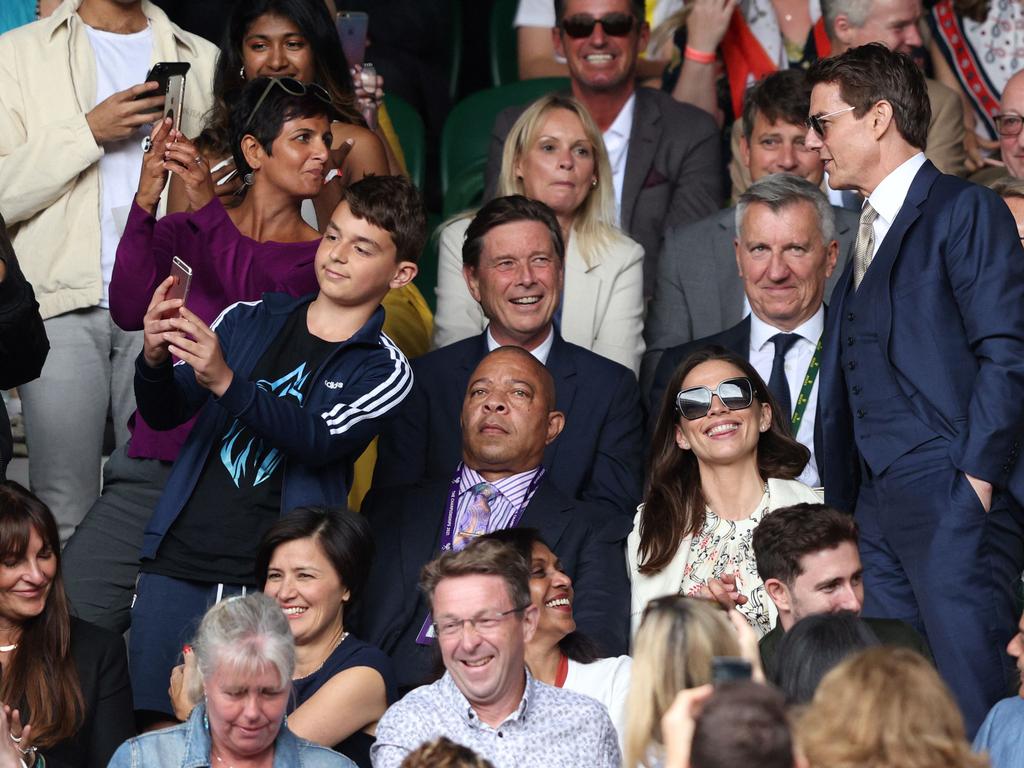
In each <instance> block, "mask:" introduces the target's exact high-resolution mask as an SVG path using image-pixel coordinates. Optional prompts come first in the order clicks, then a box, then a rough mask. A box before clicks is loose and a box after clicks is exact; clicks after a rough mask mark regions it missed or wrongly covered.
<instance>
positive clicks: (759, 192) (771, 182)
mask: <svg viewBox="0 0 1024 768" xmlns="http://www.w3.org/2000/svg"><path fill="white" fill-rule="evenodd" d="M753 203H761V204H762V205H767V206H768V207H769V208H770V209H771V210H772V211H773V212H775V213H778V212H779V211H781V210H782V209H783V208H788V207H789V206H791V205H797V204H798V203H810V204H811V205H813V206H814V210H815V213H817V214H818V215H817V219H818V231H819V232H821V239H822V242H823V243H824V244H825V245H826V246H827V245H828V244H829V243H830V242H832V241H833V240H835V239H836V212H835V209H834V208H833V207H832V204H831V203H830V202H829V201H828V198H827V197H825V193H824V192H822V191H821V189H819V188H818V187H817V186H815V185H814V184H812V183H811V182H809V181H807V179H805V178H802V177H800V176H794V175H793V174H792V173H773V174H772V175H771V176H765V177H764V178H762V179H759V180H758V181H755V182H754V183H753V184H751V185H750V186H749V187H748V188H747V191H746V192H744V193H743V194H742V195H740V199H739V201H738V202H737V203H736V236H737V237H739V236H740V232H742V231H743V218H744V217H745V216H746V214H747V208H749V207H750V206H751V205H752V204H753Z"/></svg>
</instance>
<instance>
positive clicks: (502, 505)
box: [455, 464, 542, 533]
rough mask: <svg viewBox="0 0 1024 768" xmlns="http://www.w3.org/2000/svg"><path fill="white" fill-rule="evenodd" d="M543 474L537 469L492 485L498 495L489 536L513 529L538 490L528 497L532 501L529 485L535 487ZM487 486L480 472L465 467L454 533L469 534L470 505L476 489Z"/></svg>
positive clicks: (492, 502) (489, 524)
mask: <svg viewBox="0 0 1024 768" xmlns="http://www.w3.org/2000/svg"><path fill="white" fill-rule="evenodd" d="M541 471H542V468H541V467H537V468H536V469H531V470H528V471H527V472H520V473H518V474H515V475H509V476H508V477H505V478H502V479H501V480H495V481H494V482H493V483H491V485H492V486H494V488H495V494H494V496H492V497H491V499H490V502H489V505H490V508H491V516H490V518H489V519H488V521H487V533H490V532H491V531H500V530H503V529H505V528H510V527H512V525H513V523H514V522H515V520H514V518H515V517H516V513H517V512H519V511H520V510H522V509H525V508H526V505H527V504H529V503H530V499H532V498H533V492H536V490H537V488H536V486H534V487H533V492H531V493H530V494H529V498H527V491H530V484H531V483H533V480H534V478H535V477H536V476H537V473H539V472H541ZM486 482H488V481H487V480H485V479H484V478H483V477H482V476H481V475H480V473H479V472H477V471H476V470H473V469H470V468H469V467H467V466H466V465H465V464H463V465H462V473H461V475H460V477H459V506H458V513H457V514H456V517H455V531H464V530H467V527H468V525H469V505H470V502H471V501H472V500H473V488H474V486H476V485H478V484H480V483H486Z"/></svg>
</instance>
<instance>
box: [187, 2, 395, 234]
mask: <svg viewBox="0 0 1024 768" xmlns="http://www.w3.org/2000/svg"><path fill="white" fill-rule="evenodd" d="M259 77H290V78H293V79H295V80H298V81H300V82H302V83H317V84H319V85H320V86H322V87H323V89H324V90H325V91H326V93H327V96H328V98H329V100H330V102H331V104H332V106H333V107H334V114H333V115H332V118H331V119H332V120H333V121H335V122H333V123H332V125H331V133H332V135H333V137H334V142H333V144H332V151H331V155H330V157H329V159H328V165H327V168H326V170H325V172H327V171H333V170H337V172H338V174H337V176H335V177H334V178H333V179H332V180H331V181H330V182H327V183H324V184H322V185H321V187H320V188H319V189H318V190H317V191H316V193H315V194H314V195H311V196H310V199H311V200H312V201H313V206H314V208H315V213H316V222H317V228H318V229H320V230H321V231H322V230H323V229H324V227H325V226H326V225H327V222H328V220H329V219H330V215H331V213H332V212H333V211H334V208H335V206H336V205H337V204H338V201H339V200H340V196H341V191H340V188H341V186H343V185H347V184H348V183H349V182H352V181H357V180H359V179H361V178H363V176H365V175H366V174H368V173H372V174H376V175H387V174H388V173H389V172H390V171H389V164H388V158H387V152H386V148H385V146H386V145H385V143H384V142H383V141H382V140H381V139H380V138H378V137H377V136H376V135H375V134H374V133H373V132H372V131H371V130H369V129H368V128H367V127H366V124H365V122H364V121H363V118H362V116H361V115H360V114H359V110H358V108H357V106H356V101H355V97H354V96H353V92H352V84H351V81H350V79H349V74H348V66H347V65H346V63H345V56H344V54H343V52H342V49H341V44H340V42H339V41H338V34H337V32H336V31H335V27H334V22H333V20H332V19H331V17H330V14H329V13H328V12H327V7H326V6H325V5H324V3H323V2H321V0H242V1H241V2H236V3H235V6H234V8H233V9H232V12H231V17H230V18H229V19H228V25H227V29H226V30H225V33H224V39H223V40H222V41H221V54H220V57H219V58H218V59H217V68H216V70H215V73H214V81H213V96H214V107H213V109H212V110H211V112H210V113H209V114H208V115H207V126H206V129H205V130H204V131H203V132H202V134H200V136H199V138H198V139H197V140H196V147H197V148H198V150H199V154H200V155H201V156H202V157H203V158H204V160H205V161H206V162H207V163H208V164H209V166H210V167H211V168H212V169H215V171H214V174H215V177H214V178H215V180H216V181H217V182H223V183H220V184H219V186H217V187H215V189H216V190H217V192H218V194H221V195H223V196H225V199H226V200H227V205H229V206H230V205H231V204H233V199H232V196H231V195H232V193H234V192H237V191H242V190H244V176H245V171H244V169H243V168H241V167H240V166H238V165H237V161H238V156H237V152H236V147H235V145H234V135H233V132H232V130H231V122H232V121H231V113H232V109H233V107H234V104H235V102H236V101H237V100H238V98H239V96H240V94H241V93H242V91H243V90H244V88H245V85H246V83H248V82H250V81H252V80H254V79H256V78H259ZM232 159H233V160H234V162H232ZM235 172H237V174H236V173H235ZM229 175H230V176H231V177H232V179H233V180H234V181H233V182H231V181H225V179H226V177H228V176H229ZM239 183H242V184H243V186H242V189H241V190H240V189H239V186H238V185H239ZM246 193H247V192H246ZM169 195H170V196H169V199H168V210H169V211H180V210H185V209H186V208H188V207H191V208H192V209H193V210H196V208H195V203H194V202H193V200H192V199H191V197H190V196H189V195H187V193H185V192H184V190H182V189H181V186H180V185H179V184H178V183H177V182H176V181H174V180H172V182H171V189H170V193H169Z"/></svg>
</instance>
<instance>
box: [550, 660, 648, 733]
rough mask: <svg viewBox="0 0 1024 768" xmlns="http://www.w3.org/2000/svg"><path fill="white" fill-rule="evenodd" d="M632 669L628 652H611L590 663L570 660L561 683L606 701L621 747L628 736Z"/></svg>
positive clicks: (605, 704) (570, 689) (573, 689)
mask: <svg viewBox="0 0 1024 768" xmlns="http://www.w3.org/2000/svg"><path fill="white" fill-rule="evenodd" d="M632 671H633V659H631V658H630V657H629V656H610V657H609V658H607V659H598V660H597V661H594V662H591V663H590V664H580V663H579V662H578V661H573V660H572V659H570V660H569V672H568V674H567V675H566V676H565V683H563V685H562V687H563V688H565V689H566V690H567V691H575V692H576V693H582V694H583V695H584V696H589V697H590V698H592V699H597V700H598V701H600V702H601V703H602V704H604V706H605V709H607V710H608V714H609V715H610V716H611V718H612V724H613V725H614V726H615V731H616V732H617V733H618V736H619V749H620V750H621V749H624V743H623V739H624V738H625V736H626V696H627V695H628V694H629V680H630V675H631V673H632Z"/></svg>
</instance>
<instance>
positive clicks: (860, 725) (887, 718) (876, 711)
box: [634, 646, 989, 768]
mask: <svg viewBox="0 0 1024 768" xmlns="http://www.w3.org/2000/svg"><path fill="white" fill-rule="evenodd" d="M634 674H635V673H634ZM797 741H798V743H799V745H800V747H801V749H802V750H803V753H804V755H805V756H806V758H807V761H808V763H809V765H810V768H857V767H859V766H868V765H869V766H871V767H872V768H938V767H939V766H941V767H942V768H985V767H986V766H988V764H989V762H988V758H986V757H984V756H982V755H976V754H974V753H972V752H971V748H970V744H968V743H967V738H966V735H965V732H964V721H963V718H962V717H961V715H960V710H958V709H957V706H956V702H955V701H954V700H953V697H952V695H951V694H950V692H949V689H948V688H946V686H945V685H944V684H943V682H942V680H940V679H939V675H938V673H936V671H935V668H934V667H932V665H931V664H930V663H929V662H928V661H926V660H925V659H924V657H922V656H921V655H919V654H917V653H915V652H914V651H911V650H908V649H905V648H891V647H886V646H882V647H878V648H871V649H868V650H866V651H862V652H861V653H859V654H857V655H856V656H852V657H851V658H849V659H847V660H846V661H844V662H843V663H842V664H840V665H839V666H837V667H836V668H835V669H833V670H832V671H831V672H829V673H828V674H827V675H825V678H824V679H823V680H822V681H821V685H819V686H818V690H817V691H816V692H815V694H814V699H813V700H812V701H811V705H810V707H809V708H808V709H807V712H806V713H805V715H804V716H803V718H801V720H800V722H799V723H798V725H797Z"/></svg>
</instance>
